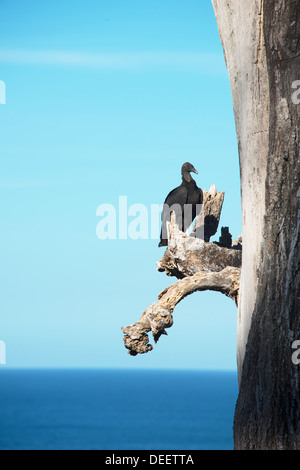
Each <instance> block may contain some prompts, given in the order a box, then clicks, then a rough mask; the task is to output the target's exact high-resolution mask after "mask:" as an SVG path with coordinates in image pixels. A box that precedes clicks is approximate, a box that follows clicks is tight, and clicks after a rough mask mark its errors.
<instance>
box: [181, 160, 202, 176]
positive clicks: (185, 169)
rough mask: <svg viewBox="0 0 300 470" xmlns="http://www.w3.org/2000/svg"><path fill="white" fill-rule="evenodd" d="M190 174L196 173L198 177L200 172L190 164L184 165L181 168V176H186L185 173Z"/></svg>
mask: <svg viewBox="0 0 300 470" xmlns="http://www.w3.org/2000/svg"><path fill="white" fill-rule="evenodd" d="M190 172H193V173H196V175H198V171H197V170H196V169H195V167H194V165H192V164H191V163H189V162H186V163H184V164H183V165H182V167H181V174H182V175H184V174H185V173H190Z"/></svg>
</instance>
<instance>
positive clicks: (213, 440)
mask: <svg viewBox="0 0 300 470" xmlns="http://www.w3.org/2000/svg"><path fill="white" fill-rule="evenodd" d="M237 393H238V389H237V378H236V374H235V373H234V372H206V371H205V372H204V371H170V370H169V371H162V370H159V371H158V370H157V371H154V370H151V371H149V370H97V369H86V370H84V369H68V370H64V369H56V370H55V369H53V370H52V369H51V370H49V369H44V370H37V369H23V370H22V369H20V370H15V369H5V368H4V367H3V368H1V370H0V449H1V450H5V449H9V450H23V449H25V450H27V449H28V450H29V449H33V450H47V449H50V450H92V449H99V450H100V449H105V450H174V449H177V450H179V449H180V450H194V449H200V450H223V449H225V450H227V449H232V448H233V435H232V426H233V416H234V407H235V402H236V399H237Z"/></svg>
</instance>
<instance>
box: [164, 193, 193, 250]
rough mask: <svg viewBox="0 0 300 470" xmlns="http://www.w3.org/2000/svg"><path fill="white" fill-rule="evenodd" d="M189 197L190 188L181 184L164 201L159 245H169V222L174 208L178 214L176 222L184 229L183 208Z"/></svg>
mask: <svg viewBox="0 0 300 470" xmlns="http://www.w3.org/2000/svg"><path fill="white" fill-rule="evenodd" d="M187 199H188V190H187V188H186V187H185V186H183V185H181V186H178V187H177V188H175V189H173V190H172V191H171V192H170V193H169V194H168V196H167V197H166V200H165V202H164V207H163V211H162V216H161V220H162V225H161V234H160V243H159V245H158V246H167V245H168V232H167V222H169V221H170V212H171V211H172V210H173V211H174V212H175V215H176V222H177V224H178V226H179V228H180V230H182V222H183V217H184V215H183V208H184V204H186V203H187Z"/></svg>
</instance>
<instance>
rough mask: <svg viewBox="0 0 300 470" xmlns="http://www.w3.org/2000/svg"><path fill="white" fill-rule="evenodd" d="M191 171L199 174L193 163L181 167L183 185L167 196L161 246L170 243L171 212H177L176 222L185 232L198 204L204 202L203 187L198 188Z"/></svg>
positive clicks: (194, 215)
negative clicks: (168, 227)
mask: <svg viewBox="0 0 300 470" xmlns="http://www.w3.org/2000/svg"><path fill="white" fill-rule="evenodd" d="M191 172H193V173H196V174H197V175H198V171H197V170H195V168H194V166H193V165H192V164H191V163H188V162H187V163H184V164H183V165H182V167H181V175H182V183H181V185H180V186H178V187H177V188H175V189H173V191H171V192H170V193H169V194H168V196H167V197H166V200H165V202H164V207H163V211H162V227H161V234H160V243H159V245H158V246H159V247H160V246H167V245H168V232H167V222H168V221H170V213H171V212H172V211H173V212H175V216H176V224H177V225H178V227H179V229H180V230H181V231H183V232H185V231H186V230H187V229H188V227H189V226H190V225H191V223H192V221H193V220H194V219H195V217H196V215H197V213H196V211H197V204H202V203H203V192H202V189H200V188H198V186H197V184H196V182H195V180H193V178H192V177H191V175H190V173H191Z"/></svg>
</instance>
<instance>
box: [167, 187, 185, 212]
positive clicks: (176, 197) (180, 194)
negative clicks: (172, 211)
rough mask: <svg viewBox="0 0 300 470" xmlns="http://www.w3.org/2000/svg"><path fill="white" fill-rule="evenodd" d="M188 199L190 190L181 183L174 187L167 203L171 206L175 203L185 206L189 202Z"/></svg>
mask: <svg viewBox="0 0 300 470" xmlns="http://www.w3.org/2000/svg"><path fill="white" fill-rule="evenodd" d="M187 199H188V190H187V188H186V187H185V186H183V185H180V186H178V188H175V189H173V191H171V192H170V193H169V194H168V195H167V197H166V200H165V202H164V203H165V204H168V206H169V207H171V206H172V205H173V204H179V205H180V206H182V207H183V206H184V204H186V203H187Z"/></svg>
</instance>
